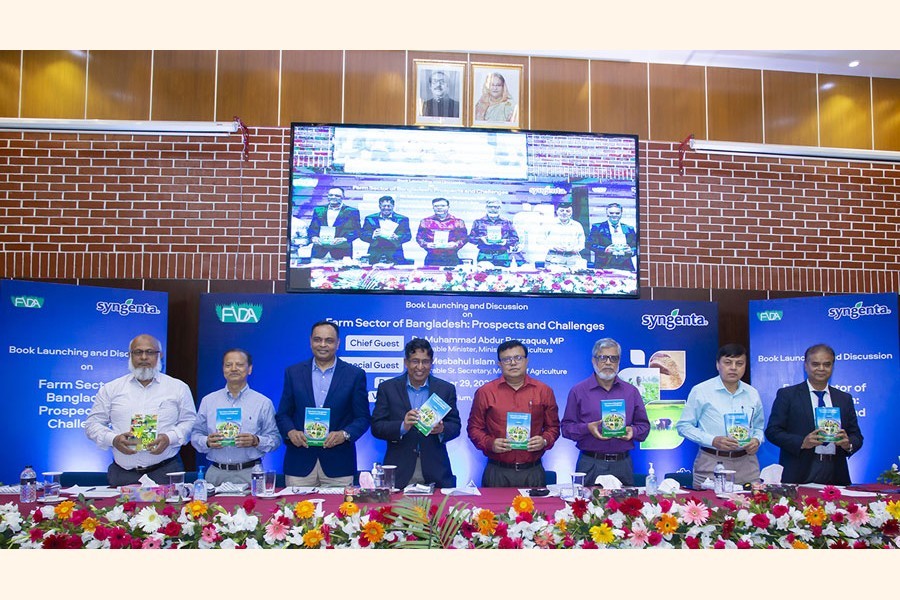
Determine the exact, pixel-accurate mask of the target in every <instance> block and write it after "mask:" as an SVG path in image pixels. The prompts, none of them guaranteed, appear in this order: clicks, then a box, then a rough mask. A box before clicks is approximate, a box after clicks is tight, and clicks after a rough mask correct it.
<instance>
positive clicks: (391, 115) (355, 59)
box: [344, 50, 406, 125]
mask: <svg viewBox="0 0 900 600" xmlns="http://www.w3.org/2000/svg"><path fill="white" fill-rule="evenodd" d="M344 64H345V77H344V82H345V83H344V122H345V123H373V124H379V125H403V124H404V123H403V121H404V112H405V111H404V106H405V102H404V95H403V94H404V90H405V87H404V86H405V83H406V53H405V52H401V51H395V50H377V51H376V50H348V51H347V53H346V56H345V59H344Z"/></svg>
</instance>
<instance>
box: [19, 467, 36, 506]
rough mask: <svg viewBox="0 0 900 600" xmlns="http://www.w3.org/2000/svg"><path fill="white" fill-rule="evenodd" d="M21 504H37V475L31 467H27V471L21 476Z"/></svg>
mask: <svg viewBox="0 0 900 600" xmlns="http://www.w3.org/2000/svg"><path fill="white" fill-rule="evenodd" d="M19 502H22V503H23V504H25V503H30V502H37V473H35V472H34V469H32V468H31V465H25V469H24V470H23V471H22V474H21V475H20V476H19Z"/></svg>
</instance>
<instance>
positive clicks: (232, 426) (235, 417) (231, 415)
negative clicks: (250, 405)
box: [216, 407, 241, 446]
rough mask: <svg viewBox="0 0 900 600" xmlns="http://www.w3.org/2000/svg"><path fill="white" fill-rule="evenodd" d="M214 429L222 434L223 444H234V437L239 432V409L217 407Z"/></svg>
mask: <svg viewBox="0 0 900 600" xmlns="http://www.w3.org/2000/svg"><path fill="white" fill-rule="evenodd" d="M216 431H217V432H219V433H221V434H222V436H224V437H223V438H222V440H221V442H220V443H221V444H222V445H223V446H234V444H235V441H236V440H235V438H237V436H238V434H239V433H240V432H241V409H240V407H238V408H217V409H216Z"/></svg>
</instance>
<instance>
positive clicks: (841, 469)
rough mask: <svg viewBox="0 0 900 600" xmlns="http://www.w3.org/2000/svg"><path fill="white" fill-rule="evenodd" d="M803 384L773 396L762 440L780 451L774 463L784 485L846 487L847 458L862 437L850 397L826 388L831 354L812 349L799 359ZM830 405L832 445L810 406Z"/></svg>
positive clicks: (859, 445)
mask: <svg viewBox="0 0 900 600" xmlns="http://www.w3.org/2000/svg"><path fill="white" fill-rule="evenodd" d="M803 368H804V370H805V371H806V375H807V379H806V381H804V382H803V383H800V384H797V385H793V386H790V387H785V388H781V389H780V390H778V393H777V394H775V403H774V404H773V405H772V414H771V415H770V416H769V426H768V427H766V439H768V440H769V441H770V442H772V443H773V444H775V445H776V446H778V447H779V448H781V453H780V455H779V457H778V462H779V464H781V466H783V467H784V472H783V473H782V475H781V480H782V481H783V482H784V483H823V484H832V485H850V470H849V469H848V468H847V457H848V456H850V455H852V454H853V453H854V452H856V451H857V450H859V449H860V448H862V445H863V436H862V432H861V431H860V430H859V423H858V421H857V419H856V410H855V409H854V408H853V398H852V397H851V396H850V394H847V393H846V392H842V391H840V390H839V389H837V388H834V387H831V386H829V385H828V380H829V379H831V372H832V370H833V369H834V350H833V349H832V348H831V347H830V346H827V345H825V344H816V345H815V346H811V347H810V348H808V349H807V350H806V353H805V354H804V355H803ZM816 406H836V407H839V408H840V410H841V427H842V429H840V431H838V434H837V438H838V440H837V441H836V442H832V443H827V442H825V441H824V439H823V437H822V436H823V435H824V433H823V431H822V430H821V429H819V428H818V427H817V426H816V418H815V407H816Z"/></svg>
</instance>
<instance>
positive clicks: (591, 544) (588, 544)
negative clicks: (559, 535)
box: [581, 540, 599, 550]
mask: <svg viewBox="0 0 900 600" xmlns="http://www.w3.org/2000/svg"><path fill="white" fill-rule="evenodd" d="M581 547H582V548H584V549H585V550H596V549H597V548H598V547H599V546H597V543H596V542H595V541H594V540H585V541H584V543H583V544H581Z"/></svg>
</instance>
